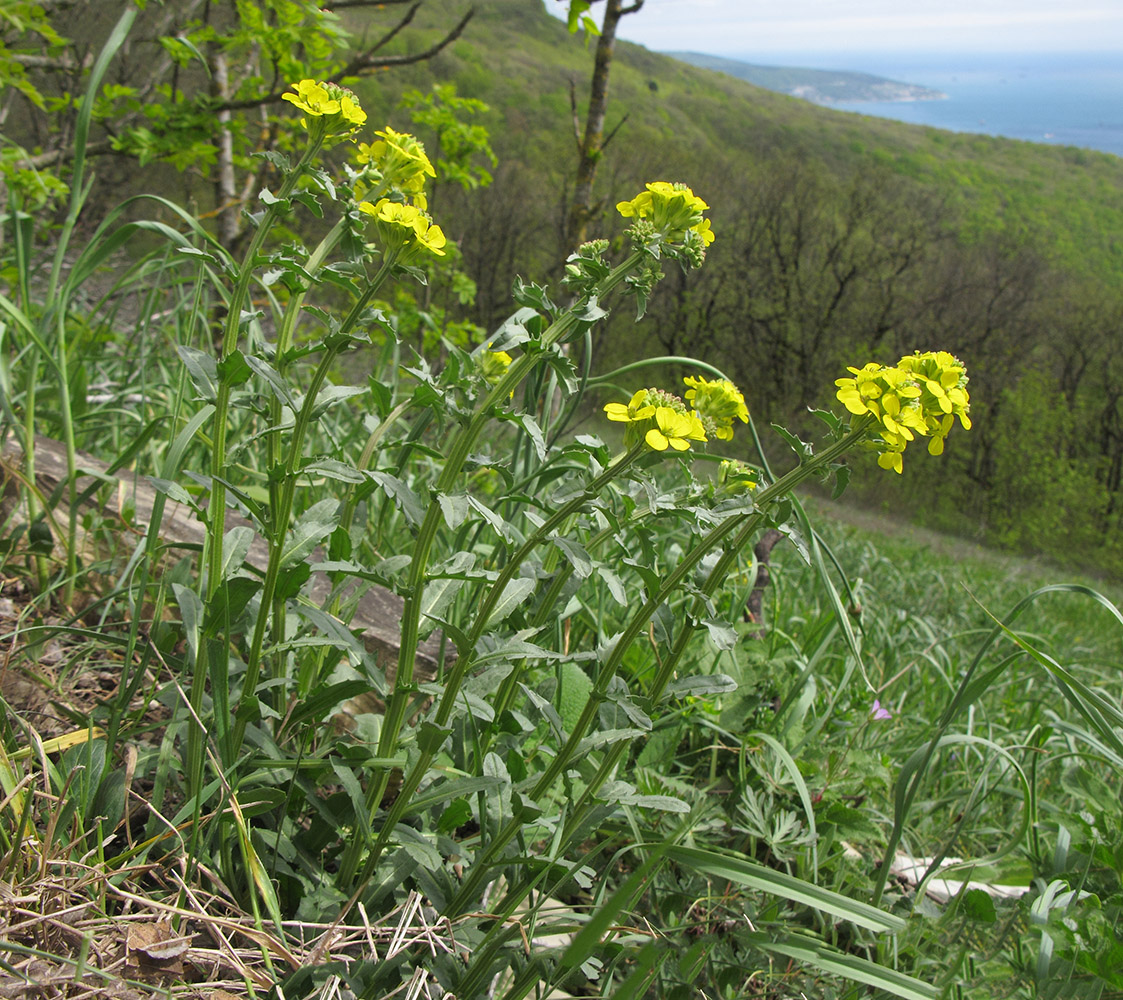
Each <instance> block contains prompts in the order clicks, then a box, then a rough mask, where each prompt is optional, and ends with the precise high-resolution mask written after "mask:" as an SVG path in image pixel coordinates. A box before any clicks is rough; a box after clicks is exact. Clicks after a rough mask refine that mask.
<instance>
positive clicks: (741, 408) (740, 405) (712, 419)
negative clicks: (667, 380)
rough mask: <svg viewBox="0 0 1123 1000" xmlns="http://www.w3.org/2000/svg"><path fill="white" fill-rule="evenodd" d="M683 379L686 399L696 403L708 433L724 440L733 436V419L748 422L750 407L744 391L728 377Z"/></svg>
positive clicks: (697, 410) (690, 377) (696, 409)
mask: <svg viewBox="0 0 1123 1000" xmlns="http://www.w3.org/2000/svg"><path fill="white" fill-rule="evenodd" d="M683 382H685V383H686V385H687V386H688V387H689V388H688V389H687V390H686V401H687V402H688V403H691V404H692V405H693V406H694V409H695V411H696V412H697V414H698V416H699V418H700V419H701V421H702V425H703V426H704V427H705V428H706V433H707V434H708V435H709V434H712V435H713V436H714V437H716V438H718V439H719V440H721V441H731V440H732V439H733V421H734V420H735V419H736V420H740V421H741V423H743V424H747V423H748V422H749V408H748V407H747V406H746V405H745V397H744V396H743V395H741V390H740V389H738V388H737V386H735V385H734V384H733V383H732V382H730V381H729V380H728V379H724V378H722V379H714V380H712V381H711V380H710V379H705V378H702V377H701V376H694V375H691V376H688V377H686V378H684V379H683Z"/></svg>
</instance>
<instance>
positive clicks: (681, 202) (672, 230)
mask: <svg viewBox="0 0 1123 1000" xmlns="http://www.w3.org/2000/svg"><path fill="white" fill-rule="evenodd" d="M709 207H710V206H709V205H707V204H706V203H705V202H704V201H703V200H702V199H701V198H699V197H698V196H697V195H696V194H695V193H694V192H693V191H691V190H690V188H688V187H687V186H686V185H685V184H668V183H667V182H666V181H655V182H654V183H652V184H648V185H647V190H646V191H643V192H641V193H640V194H638V195H636V196H635V197H634V198H633V199H632V200H631V201H621V202H618V203H617V205H616V211H618V212H619V213H620V214H621V215H622V216H624V218H625V219H649V220H651V224H652V225H653V226H654V227H655V228H656V229H657V230H658V231H659V232H661V233H662V234H663V235H664V236H665V237H666V239H668V240H670V241H672V242H675V243H681V242H682V241H683V240H684V239H686V234H687V233H688V232H693V233H695V234H696V236H697V237H698V239H700V240H701V241H702V246H703V247H705V246H709V245H710V244H711V243H713V241H714V234H713V231H712V230H711V229H710V220H709V219H706V218H704V217H703V215H702V213H703V212H705V211H706V209H708V208H709Z"/></svg>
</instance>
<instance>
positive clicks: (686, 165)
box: [357, 0, 1123, 567]
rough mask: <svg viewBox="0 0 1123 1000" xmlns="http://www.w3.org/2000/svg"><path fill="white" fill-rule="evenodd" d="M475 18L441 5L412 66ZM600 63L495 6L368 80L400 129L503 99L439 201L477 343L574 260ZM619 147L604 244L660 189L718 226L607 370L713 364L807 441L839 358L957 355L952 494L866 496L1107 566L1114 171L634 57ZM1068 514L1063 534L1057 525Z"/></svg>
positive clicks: (1072, 152)
mask: <svg viewBox="0 0 1123 1000" xmlns="http://www.w3.org/2000/svg"><path fill="white" fill-rule="evenodd" d="M462 13H463V5H462V4H460V3H456V2H451V0H442V2H432V3H429V4H427V5H426V6H425V8H424V9H423V12H422V14H421V15H419V18H418V21H417V22H415V23H416V24H417V25H419V26H420V29H419V30H418V31H417V32H415V33H414V34H413V35H412V36H411V37H410V39H409V41H408V43H407V42H403V43H402V44H403V46H404V45H406V44H408V45H409V46H410V47H411V48H410V49H409V50H407V49H404V48H403V49H402V50H401V51H403V52H405V51H410V50H412V51H419V50H421V49H422V48H423V47H424V46H425V45H426V44H428V43H430V42H431V41H432V40H435V39H436V38H437V37H438V35H439V34H440V31H441V28H442V27H444V26H447V25H448V24H451V23H454V22H455V20H456V19H458V18H459V17H460V16H461V14H462ZM635 16H637V17H642V16H643V14H642V12H641V13H639V14H637V15H635ZM357 27H361V26H357ZM592 62H593V45H592V43H590V44H589V45H585V44H583V42H582V39H581V37H573V36H570V35H569V34H568V33H567V31H566V29H565V26H564V25H563V24H562V23H561V22H559V21H558V20H557V19H555V18H553V17H551V16H550V15H549V14H548V13H547V12H546V10H545V8H544V7H542V6H541V5H539V4H537V3H531V2H526V0H482V2H481V3H479V4H477V5H476V14H475V16H474V17H473V19H472V21H471V22H470V24H469V25H468V27H467V29H466V30H465V32H464V34H463V36H462V37H461V38H460V39H459V40H458V41H457V42H456V43H455V44H453V45H452V46H450V47H449V49H447V50H446V51H445V52H443V53H442V54H441V55H440V56H439V57H437V58H436V59H434V60H432V61H431V62H429V63H425V64H421V65H417V66H413V67H408V68H406V69H405V70H403V71H400V72H395V73H393V74H386V75H382V76H380V77H378V78H377V85H376V86H375V85H371V84H369V83H367V84H365V85H366V86H367V88H368V89H367V90H366V91H365V93H364V95H363V96H364V101H365V102H366V103H367V105H368V106H369V107H370V108H371V111H372V118H373V119H374V120H380V119H381V118H383V117H384V118H385V119H386V120H388V121H391V122H398V123H399V126H400V127H404V125H405V124H408V121H409V119H408V115H407V114H406V112H404V111H402V110H398V109H397V107H396V105H397V102H398V98H399V96H400V94H401V93H402V92H403V90H405V89H407V88H410V87H417V88H421V89H427V88H428V87H429V86H430V85H431V84H432V83H433V82H434V81H440V82H452V83H455V85H456V86H457V88H458V90H459V92H460V94H461V95H463V96H468V97H473V98H479V99H481V100H483V101H485V102H487V104H488V105H490V108H491V110H490V112H489V113H488V114H486V115H484V116H481V118H480V120H481V121H482V122H483V123H484V124H485V125H486V127H487V128H488V129H489V130H490V131H491V135H492V142H493V145H494V147H495V150H496V152H497V154H498V156H499V160H500V166H499V167H498V169H497V171H496V181H495V184H494V185H492V186H491V187H490V188H488V189H486V190H482V191H471V192H461V191H459V190H451V189H449V190H442V191H440V192H438V194H437V196H436V199H437V200H436V203H435V205H436V211H437V213H438V214H439V215H440V217H441V221H442V224H443V225H444V226H445V228H446V230H447V231H448V232H449V233H450V234H451V235H452V236H453V237H454V238H455V239H457V240H458V241H459V243H460V246H461V250H462V252H463V255H464V262H465V267H466V268H467V270H468V271H469V273H470V274H471V276H472V278H473V279H474V280H475V281H476V282H477V285H478V296H477V298H476V302H475V304H474V306H473V307H472V308H471V310H470V311H469V315H468V318H470V319H472V320H473V321H474V322H476V323H478V324H479V325H480V326H481V327H483V328H485V329H490V328H494V326H495V325H496V324H497V323H498V322H500V321H501V320H502V318H503V317H504V316H505V315H506V314H507V313H508V312H509V311H510V301H511V300H510V287H511V282H512V281H513V280H514V278H515V275H516V272H518V273H519V274H521V275H522V276H523V277H524V278H532V279H534V280H544V279H547V278H549V277H551V276H553V277H556V275H557V274H558V262H559V261H560V260H561V259H562V258H563V257H564V255H565V252H567V248H564V247H562V246H561V245H560V237H559V234H560V232H561V230H562V220H563V219H564V214H565V205H564V204H562V203H561V202H559V199H558V197H557V195H556V192H557V191H558V190H565V191H569V190H570V189H571V187H572V177H573V175H574V171H575V169H576V143H575V133H574V114H573V110H572V107H571V91H572V92H573V93H575V94H576V98H577V108H578V112H579V116H580V118H581V120H582V121H583V117H584V111H585V101H586V99H587V98H586V94H587V88H588V81H589V77H590V74H591V71H592ZM422 131H423V130H422ZM605 132H606V134H609V133H614V135H613V138H612V141H611V142H610V144H609V145H608V147H607V149H606V150H605V153H604V156H603V160H602V162H601V165H600V172H599V175H598V180H597V194H598V197H599V198H600V200H601V201H600V203H601V206H602V209H603V211H602V218H603V227H602V230H601V231H602V232H603V233H604V234H605V235H606V236H611V235H613V234H615V233H618V232H620V230H621V229H622V224H621V222H620V220H619V219H618V218H617V217H616V213H615V212H614V211H613V210H612V206H613V205H614V204H615V203H616V201H618V200H621V199H624V198H628V197H631V196H632V195H633V194H634V192H635V191H636V190H637V189H638V188H639V187H641V186H642V184H643V183H644V182H646V181H648V180H654V179H673V180H679V181H683V182H685V183H688V184H689V185H691V186H692V187H693V188H694V190H695V191H697V192H698V193H699V194H701V195H702V196H703V197H704V198H705V199H706V200H707V201H708V202H709V203H710V205H711V207H712V212H711V215H712V218H713V227H714V231H715V233H716V234H717V240H716V242H715V243H714V244H713V246H712V247H711V248H710V251H709V259H708V260H707V264H706V267H705V268H703V269H702V271H701V272H700V273H699V274H695V275H692V276H691V278H690V279H689V280H688V281H687V280H684V279H683V278H682V277H681V276H680V275H678V274H677V273H676V274H671V275H669V276H668V279H667V280H666V281H665V282H664V283H663V284H662V286H661V287H660V289H659V291H658V293H657V295H656V297H655V300H654V301H653V304H652V310H651V317H652V321H651V322H650V323H649V324H647V326H646V327H645V329H646V330H647V331H648V333H647V334H646V339H644V340H643V341H639V340H636V339H634V338H635V337H636V334H635V333H634V332H633V328H632V327H631V325H630V321H629V320H628V318H627V317H624V316H618V317H614V318H613V324H612V325H611V326H610V333H609V334H608V346H609V347H610V348H611V347H613V345H615V347H616V350H617V352H618V354H617V356H616V357H615V358H614V359H613V360H614V361H624V360H628V359H630V358H632V357H635V356H636V355H637V354H638V352H639V351H641V350H649V351H652V350H653V351H655V352H656V353H660V352H665V353H668V354H682V353H693V354H696V355H700V356H702V357H704V358H706V359H707V360H708V361H710V362H712V363H714V364H717V365H719V366H721V367H723V368H724V369H725V370H726V371H728V372H729V373H730V374H731V375H732V376H733V377H735V378H737V379H739V380H740V381H741V382H742V383H744V384H745V385H746V392H747V394H748V395H750V398H751V400H752V406H753V409H754V412H755V413H756V414H757V415H758V417H761V418H763V419H766V420H768V419H781V420H785V421H794V422H795V423H796V424H799V423H800V422H801V420H804V419H805V417H804V416H801V415H804V414H805V413H806V410H805V408H806V407H807V406H811V405H819V404H822V403H824V402H826V401H829V399H830V393H831V392H832V391H833V386H832V383H833V380H834V379H835V378H836V377H838V375H839V374H840V373H841V371H842V369H843V368H844V367H845V366H846V365H849V364H856V363H857V364H860V363H862V362H863V361H864V360H866V359H868V358H872V357H875V358H879V359H883V358H890V359H892V358H893V357H895V356H897V355H898V353H899V352H911V351H912V350H914V349H927V348H931V347H937V346H938V347H940V348H942V349H946V350H950V351H952V352H954V353H956V354H957V355H959V356H960V357H962V358H963V359H964V361H965V362H966V363H967V366H968V369H969V371H970V372H971V379H972V399H973V405H974V412H975V413H976V414H977V415H978V416H979V418H980V419H978V420H977V421H976V430H975V431H974V432H973V433H972V435H971V436H970V437H969V439H968V440H966V441H964V442H961V443H959V444H958V445H957V446H956V448H955V449H954V450H953V452H952V453H951V454H950V455H949V456H948V461H946V462H945V463H943V466H942V468H941V470H940V471H939V473H938V475H939V476H940V478H939V480H938V482H934V481H929V480H928V479H927V478H926V477H927V476H928V475H937V473H936V472H935V471H931V472H929V469H928V467H926V468H924V469H923V470H921V469H917V470H916V471H915V472H914V473H913V474H912V475H911V476H908V477H904V478H905V479H906V480H908V482H907V483H906V482H899V483H898V482H892V483H887V482H886V481H885V479H884V477H881V478H876V477H874V479H873V481H874V482H876V484H877V486H876V490H875V494H873V495H870V496H868V497H867V499H868V500H870V501H871V502H877V503H879V504H883V505H886V506H887V507H889V508H891V509H893V510H894V511H897V512H905V511H911V512H913V513H914V514H916V515H917V516H921V517H923V518H924V519H925V520H927V521H929V522H931V523H934V524H940V525H942V526H945V527H950V528H952V529H954V530H959V531H964V530H967V531H969V532H974V533H978V534H979V535H980V536H981V537H985V538H987V539H989V540H990V541H992V542H998V543H1001V544H1005V545H1010V546H1014V547H1029V548H1040V547H1042V546H1043V547H1045V548H1046V549H1050V550H1052V551H1054V552H1055V553H1056V554H1060V555H1064V556H1066V557H1069V558H1072V557H1075V558H1078V559H1081V560H1084V561H1091V562H1095V563H1098V564H1099V565H1101V566H1108V567H1110V566H1111V565H1115V564H1116V557H1117V555H1118V546H1117V545H1116V543H1111V544H1109V545H1108V547H1107V549H1105V547H1104V545H1103V543H1102V539H1103V538H1104V537H1105V536H1107V537H1117V536H1118V535H1119V534H1120V533H1119V532H1118V531H1116V528H1117V527H1118V519H1119V513H1118V512H1119V510H1120V509H1123V495H1121V493H1120V490H1121V487H1123V404H1121V403H1120V400H1121V399H1123V367H1121V363H1120V361H1119V360H1118V358H1117V357H1116V351H1115V347H1114V345H1115V339H1116V332H1115V331H1116V330H1117V329H1118V322H1119V317H1120V315H1123V299H1121V294H1120V288H1121V287H1123V282H1121V281H1120V278H1121V276H1123V238H1120V235H1119V234H1120V233H1123V160H1121V159H1120V158H1118V157H1114V156H1111V155H1109V154H1105V153H1097V152H1092V151H1088V150H1083V149H1076V148H1071V147H1058V146H1046V145H1036V144H1033V143H1027V142H1021V141H1016V140H1011V139H1003V138H995V137H989V136H981V135H969V134H956V133H951V132H946V131H942V130H939V129H934V128H927V127H920V126H914V125H907V124H902V123H899V122H893V121H887V120H885V119H881V118H872V117H867V116H863V115H857V114H851V113H845V112H838V111H834V110H830V109H828V108H824V107H819V106H815V105H812V104H809V103H808V102H806V101H802V100H798V99H796V98H792V97H788V96H785V95H782V94H778V93H774V92H772V91H768V90H764V89H762V88H759V87H755V86H752V85H751V84H749V83H747V82H745V81H742V80H738V79H734V78H732V77H730V76H728V75H725V74H720V73H715V72H710V71H707V70H704V69H700V68H697V67H693V66H689V65H686V64H685V63H682V62H680V61H678V60H675V59H672V58H670V57H668V56H666V55H661V54H658V53H654V52H650V51H648V50H646V49H644V48H642V47H640V46H637V45H632V44H628V43H625V42H619V43H618V45H617V48H616V54H615V59H614V62H613V69H612V77H611V85H610V105H609V111H608V116H607V121H606V126H605ZM610 353H611V351H610ZM917 464H918V465H920V463H917ZM1030 470H1033V471H1032V472H1031V471H1030ZM1062 508H1067V510H1068V515H1067V520H1065V521H1064V522H1063V523H1061V522H1060V521H1053V520H1050V518H1053V517H1056V516H1057V515H1055V514H1053V513H1047V514H1043V513H1042V512H1043V511H1045V512H1049V511H1056V510H1059V509H1062ZM1074 524H1075V525H1078V527H1075V528H1074V527H1073V525H1074Z"/></svg>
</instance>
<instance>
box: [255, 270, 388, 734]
mask: <svg viewBox="0 0 1123 1000" xmlns="http://www.w3.org/2000/svg"><path fill="white" fill-rule="evenodd" d="M395 256H396V255H393V254H391V255H388V256H387V257H385V258H384V259H383V261H382V266H381V267H380V268H379V269H378V273H377V274H376V275H375V276H374V278H373V279H372V280H371V282H370V283H369V284H368V285H367V287H366V288H365V289H364V290H363V293H362V295H360V296H359V298H358V299H357V300H356V302H355V304H354V305H353V306H352V307H351V311H350V312H349V313H348V314H347V316H346V318H345V319H344V320H343V324H342V326H341V327H340V329H339V331H338V332H337V333H335V334H333V338H332V342H331V344H330V346H327V347H325V349H324V355H323V357H322V358H321V359H320V363H319V364H318V365H317V366H316V370H315V372H314V373H313V375H312V380H311V382H310V384H309V386H308V391H307V392H306V393H305V395H304V401H303V403H302V405H301V407H300V412H299V413H298V414H297V416H296V423H295V425H294V427H293V432H292V438H291V440H290V442H289V449H288V456H287V458H286V461H285V465H284V470H283V473H282V475H281V490H280V496H279V502H278V505H277V509H276V510H275V511H273V513H272V516H271V517H270V525H271V530H270V536H271V537H270V539H269V562H268V564H267V565H266V569H265V582H264V584H263V586H262V591H261V607H262V612H261V614H259V615H258V617H257V622H256V624H255V626H254V633H253V639H252V640H251V643H250V651H249V655H248V657H247V658H246V676H245V681H244V683H243V687H242V696H243V698H246V697H250V696H252V695H253V693H254V690H255V688H256V687H257V681H258V678H259V676H260V674H261V651H262V648H263V645H264V641H265V631H266V626H267V622H268V620H269V615H268V614H267V613H266V611H265V609H266V608H268V607H270V605H271V604H272V603H273V596H274V594H275V593H276V589H277V580H278V578H279V576H280V571H281V560H282V558H283V556H284V547H285V537H286V535H287V534H288V526H289V521H290V519H291V518H292V508H293V499H294V497H295V496H296V480H297V475H298V473H299V469H298V465H299V462H300V459H301V456H302V455H303V454H304V438H305V436H306V435H307V433H308V427H309V425H310V424H311V422H312V413H313V411H314V410H315V408H316V397H317V396H318V395H319V392H320V387H321V386H322V385H323V383H324V379H325V378H327V374H328V372H329V371H330V370H331V366H332V365H333V364H334V363H335V359H336V358H337V357H338V356H339V355H340V353H342V352H343V351H344V350H346V348H347V347H348V346H349V345H350V340H349V339H348V337H347V333H348V331H350V330H352V329H353V328H354V326H355V324H356V323H357V322H358V319H359V317H360V316H361V315H362V312H363V310H364V309H365V308H366V305H367V303H368V302H369V301H370V300H371V298H372V297H373V296H374V294H375V292H377V291H378V289H379V288H381V287H382V284H383V283H384V282H385V281H386V279H387V278H388V277H389V276H390V274H391V272H392V270H393V267H394V258H395ZM248 721H249V720H248V719H247V717H246V716H245V714H243V713H239V715H238V718H237V720H236V722H235V724H234V737H233V746H234V747H240V746H241V744H242V739H243V737H244V736H245V731H246V724H247V722H248Z"/></svg>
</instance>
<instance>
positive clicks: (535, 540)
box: [340, 445, 644, 883]
mask: <svg viewBox="0 0 1123 1000" xmlns="http://www.w3.org/2000/svg"><path fill="white" fill-rule="evenodd" d="M643 450H644V449H643V446H642V445H638V446H636V447H635V448H632V449H631V450H630V451H628V452H625V453H624V454H623V455H621V456H620V457H619V458H618V459H617V460H616V461H615V462H612V463H610V464H609V465H608V466H607V467H606V468H605V469H604V471H603V472H601V474H600V475H599V476H597V477H596V478H595V479H593V480H591V481H590V482H589V484H588V486H586V487H585V489H584V490H582V491H581V493H580V494H578V495H577V496H575V497H574V498H573V499H571V500H570V501H568V502H567V503H565V504H564V505H563V506H561V507H559V508H558V509H557V510H556V511H555V512H554V513H553V514H552V515H550V517H549V518H547V519H546V520H545V521H544V522H543V523H542V525H541V526H540V527H539V528H538V529H537V530H536V531H535V532H534V533H533V534H532V535H531V536H530V537H529V538H528V539H527V540H526V541H525V542H524V543H523V544H522V546H520V547H519V549H518V551H517V552H515V553H514V555H512V556H511V558H510V559H508V560H507V564H506V565H505V566H504V567H503V569H502V570H501V571H500V573H499V576H498V577H497V578H496V580H495V581H494V582H493V583H492V584H491V585H490V586H489V588H488V591H487V594H486V595H485V597H484V599H483V602H482V603H481V605H480V607H479V610H478V611H477V612H476V618H475V621H474V622H473V625H472V628H471V629H470V631H469V632H468V633H467V635H466V636H465V638H464V641H463V645H462V647H461V648H460V649H459V655H458V656H457V658H456V663H455V664H454V665H453V668H452V670H451V671H450V672H449V675H448V677H447V678H446V680H445V683H444V689H443V691H442V693H441V699H440V701H439V702H438V704H437V712H436V715H435V716H434V720H433V724H434V726H436V727H437V729H440V730H443V729H444V727H445V726H447V725H448V720H449V716H450V715H451V714H452V710H453V708H454V707H455V706H456V700H457V698H458V697H459V695H460V686H461V684H462V683H463V681H464V676H465V674H466V673H467V672H468V671H469V670H470V669H471V667H472V664H473V663H474V662H475V656H474V652H475V647H476V643H477V642H478V641H479V639H480V637H481V636H482V635H483V633H484V631H485V630H486V628H487V625H488V620H489V619H490V618H491V614H492V612H493V611H494V610H495V605H496V603H497V602H498V601H499V598H500V597H501V596H502V594H503V590H504V588H505V587H506V586H507V584H508V583H510V582H511V580H512V579H514V576H515V574H516V573H517V572H518V570H519V567H520V566H521V565H522V564H523V561H524V560H525V559H526V557H527V556H528V555H530V553H531V552H533V551H534V549H535V548H536V547H537V546H538V545H540V544H541V543H542V542H543V541H545V540H546V539H547V538H549V537H550V535H551V534H552V533H553V532H554V531H555V530H556V529H557V528H558V527H559V526H560V525H562V524H564V523H565V521H566V520H568V519H569V518H570V517H572V516H573V515H574V514H576V513H577V512H578V511H579V510H580V509H581V508H582V507H583V506H584V505H585V504H586V503H588V502H589V501H590V500H592V499H594V498H595V497H597V496H599V495H600V492H601V490H603V489H604V487H605V486H607V485H608V483H610V482H611V481H612V480H613V479H615V478H616V477H617V476H619V475H620V474H621V473H622V472H623V471H624V470H625V469H626V468H627V467H628V466H629V465H631V464H632V463H633V462H634V461H635V460H636V459H637V458H639V456H640V455H642V454H643ZM441 742H443V740H442V741H441ZM439 749H440V744H439V743H438V745H437V747H436V748H433V749H429V748H422V750H421V752H420V755H419V757H418V758H417V760H416V761H415V762H414V763H413V765H412V766H411V767H410V770H409V773H408V774H407V775H406V776H405V778H404V779H403V781H402V787H401V789H400V790H399V792H398V797H397V798H396V799H395V800H394V804H393V805H392V806H391V807H390V810H389V812H388V813H387V815H386V818H385V820H384V822H383V824H382V829H381V831H380V832H379V835H378V840H377V841H376V842H375V844H374V847H373V848H372V849H371V852H370V856H369V857H368V859H367V862H366V865H365V866H364V873H363V874H364V877H365V876H366V874H368V873H369V872H370V871H373V870H374V865H375V864H377V862H378V858H379V856H380V855H381V853H382V851H383V849H384V848H385V846H386V843H387V841H388V840H389V837H390V834H391V832H392V831H393V830H394V827H395V826H396V825H397V823H398V820H399V819H401V816H402V813H403V812H404V811H405V808H406V806H407V805H408V804H409V801H410V797H411V796H412V795H413V793H414V792H415V791H416V790H417V788H418V787H419V786H420V784H421V781H422V780H423V779H424V777H425V774H426V772H427V771H428V769H429V765H430V764H431V763H432V762H433V758H434V757H435V756H436V752H437V750H439ZM378 789H379V786H378V784H377V783H374V784H372V785H371V787H370V789H369V790H368V797H367V809H368V810H369V811H370V812H373V811H374V810H375V809H376V808H377V806H378V803H379V802H380V801H381V792H380V791H376V790H378ZM350 871H351V869H349V867H348V865H347V861H346V860H345V862H344V866H343V868H342V869H341V872H340V878H341V881H343V882H344V883H345V882H346V881H349V880H350Z"/></svg>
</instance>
